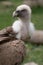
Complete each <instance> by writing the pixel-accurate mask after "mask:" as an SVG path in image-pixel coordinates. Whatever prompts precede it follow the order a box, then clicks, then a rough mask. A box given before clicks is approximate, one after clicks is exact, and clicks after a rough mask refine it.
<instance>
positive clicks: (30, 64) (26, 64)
mask: <svg viewBox="0 0 43 65" xmlns="http://www.w3.org/2000/svg"><path fill="white" fill-rule="evenodd" d="M24 65H38V64H36V63H35V62H29V63H25V64H24Z"/></svg>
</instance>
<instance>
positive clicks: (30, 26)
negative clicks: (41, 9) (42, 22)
mask: <svg viewBox="0 0 43 65" xmlns="http://www.w3.org/2000/svg"><path fill="white" fill-rule="evenodd" d="M21 21H22V23H23V24H24V25H25V27H27V29H28V35H30V36H32V34H33V33H34V31H35V27H34V24H33V23H32V22H31V19H27V20H26V19H22V20H21Z"/></svg>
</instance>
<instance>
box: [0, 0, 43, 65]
mask: <svg viewBox="0 0 43 65" xmlns="http://www.w3.org/2000/svg"><path fill="white" fill-rule="evenodd" d="M11 1H12V2H13V3H14V6H11V7H8V8H7V7H6V6H3V5H2V4H0V5H1V6H0V29H3V28H4V27H7V26H10V25H12V23H13V22H14V20H15V19H14V18H13V17H12V12H13V11H14V10H15V8H16V7H17V6H18V5H20V4H21V3H22V0H11ZM32 22H33V23H34V24H35V27H36V29H41V30H43V8H40V7H37V8H35V7H34V8H32ZM25 43H26V44H25V45H26V48H27V54H26V58H25V59H24V62H23V63H26V62H31V61H33V62H36V63H38V64H39V65H43V45H39V46H37V45H33V44H31V43H29V42H25Z"/></svg>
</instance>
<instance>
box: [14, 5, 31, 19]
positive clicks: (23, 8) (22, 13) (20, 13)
mask: <svg viewBox="0 0 43 65" xmlns="http://www.w3.org/2000/svg"><path fill="white" fill-rule="evenodd" d="M13 17H18V18H20V19H21V20H23V19H24V20H29V19H31V8H30V7H29V6H28V5H25V4H23V5H20V6H18V7H17V8H16V10H15V11H14V12H13Z"/></svg>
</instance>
